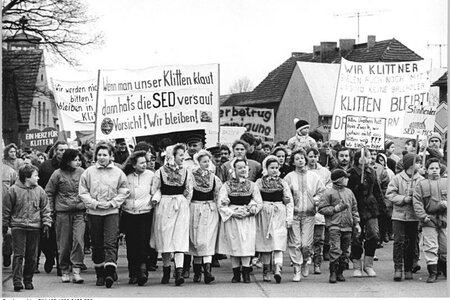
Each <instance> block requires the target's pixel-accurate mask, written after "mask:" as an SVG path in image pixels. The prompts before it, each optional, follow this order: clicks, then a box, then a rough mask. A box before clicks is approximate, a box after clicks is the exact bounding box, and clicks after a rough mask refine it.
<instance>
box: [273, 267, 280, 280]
mask: <svg viewBox="0 0 450 300" xmlns="http://www.w3.org/2000/svg"><path fill="white" fill-rule="evenodd" d="M273 278H275V281H276V282H277V283H280V282H281V264H275V274H274V275H273Z"/></svg>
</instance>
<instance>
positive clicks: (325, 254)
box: [323, 244, 330, 261]
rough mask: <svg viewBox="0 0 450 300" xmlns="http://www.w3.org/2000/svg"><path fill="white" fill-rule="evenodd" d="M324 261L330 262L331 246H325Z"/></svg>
mask: <svg viewBox="0 0 450 300" xmlns="http://www.w3.org/2000/svg"><path fill="white" fill-rule="evenodd" d="M323 260H325V261H327V260H330V245H327V244H325V245H323Z"/></svg>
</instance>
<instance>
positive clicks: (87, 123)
mask: <svg viewBox="0 0 450 300" xmlns="http://www.w3.org/2000/svg"><path fill="white" fill-rule="evenodd" d="M52 85H53V94H54V96H55V102H56V108H57V109H58V112H59V115H60V118H61V119H60V124H61V130H67V131H84V130H94V124H95V116H96V114H95V112H96V105H97V104H96V97H97V79H90V80H85V81H61V80H57V79H52Z"/></svg>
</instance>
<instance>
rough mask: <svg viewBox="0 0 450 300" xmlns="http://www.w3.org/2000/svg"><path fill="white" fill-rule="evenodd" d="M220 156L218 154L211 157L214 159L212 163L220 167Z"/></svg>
mask: <svg viewBox="0 0 450 300" xmlns="http://www.w3.org/2000/svg"><path fill="white" fill-rule="evenodd" d="M221 158H222V157H221V155H220V154H216V155H214V156H213V159H214V163H215V164H216V166H220V165H221V164H222V160H221Z"/></svg>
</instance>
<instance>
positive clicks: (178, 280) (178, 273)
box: [175, 268, 184, 286]
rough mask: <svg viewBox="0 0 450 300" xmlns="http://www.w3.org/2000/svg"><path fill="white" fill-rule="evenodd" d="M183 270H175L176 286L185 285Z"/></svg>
mask: <svg viewBox="0 0 450 300" xmlns="http://www.w3.org/2000/svg"><path fill="white" fill-rule="evenodd" d="M183 273H184V272H183V268H176V269H175V285H176V286H180V285H182V284H183V283H184V277H183Z"/></svg>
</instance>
